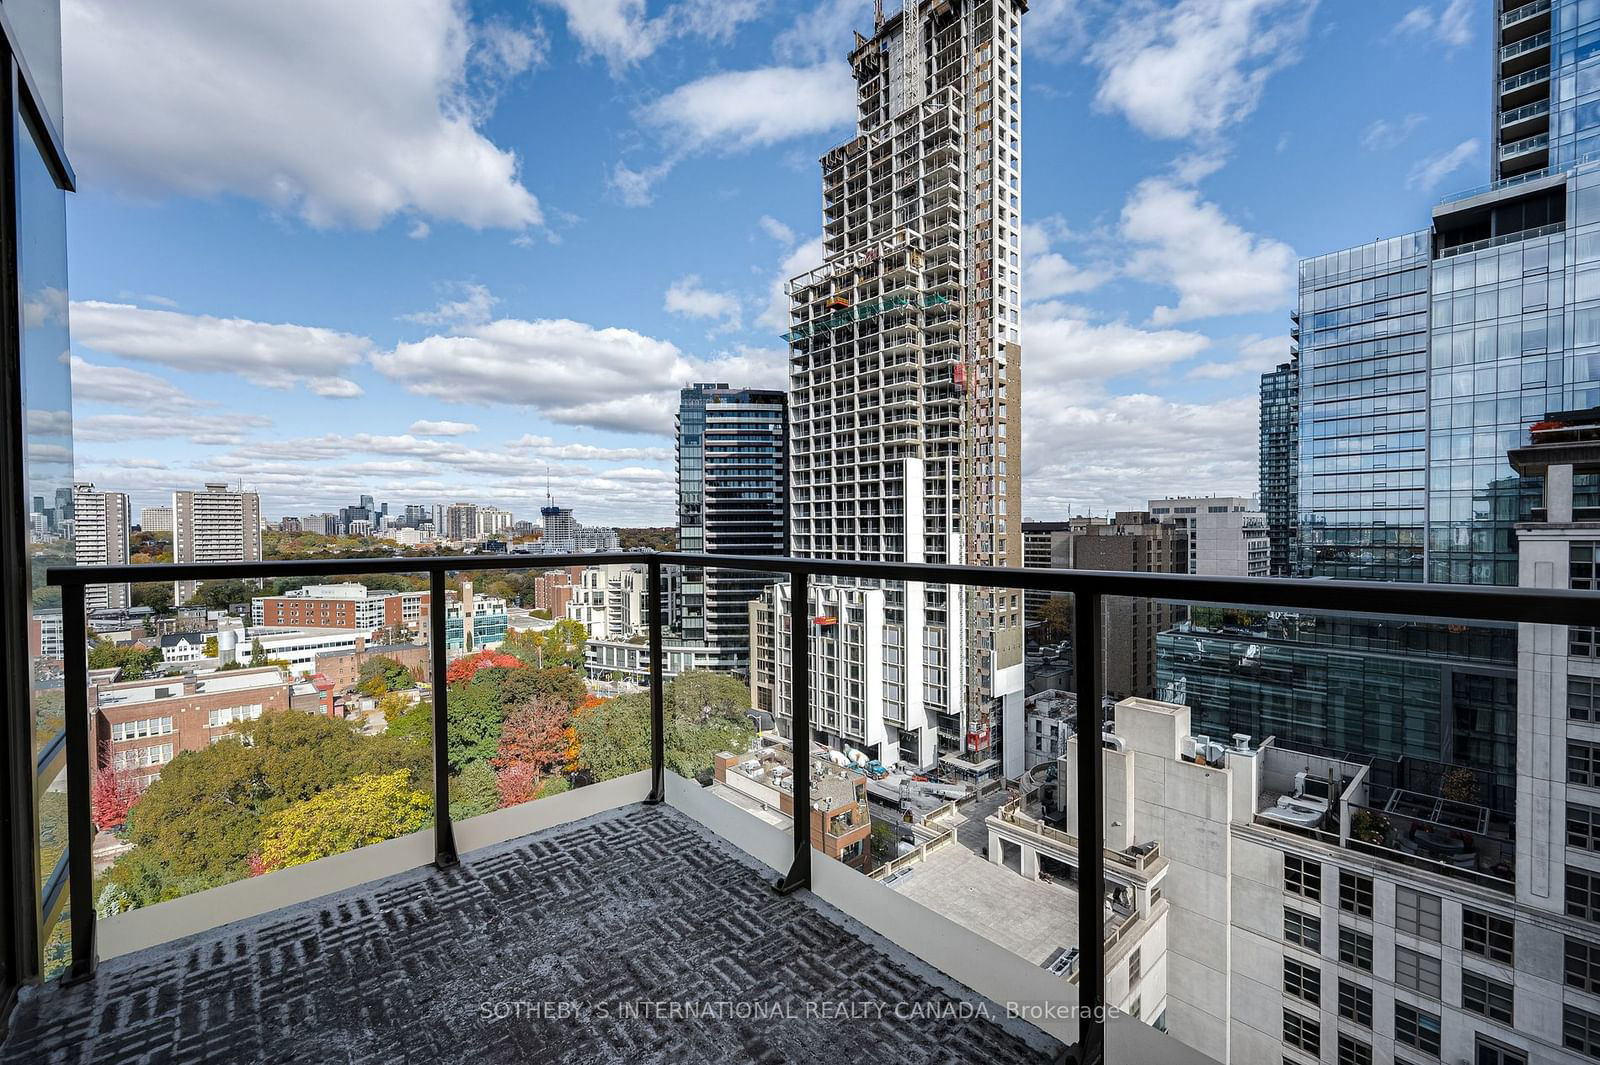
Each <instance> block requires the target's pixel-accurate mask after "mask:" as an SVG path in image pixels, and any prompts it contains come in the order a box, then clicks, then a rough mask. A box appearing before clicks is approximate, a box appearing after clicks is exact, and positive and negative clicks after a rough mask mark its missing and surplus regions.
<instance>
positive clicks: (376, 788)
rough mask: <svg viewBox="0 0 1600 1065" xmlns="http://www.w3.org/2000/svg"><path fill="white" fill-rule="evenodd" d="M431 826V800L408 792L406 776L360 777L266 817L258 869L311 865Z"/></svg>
mask: <svg viewBox="0 0 1600 1065" xmlns="http://www.w3.org/2000/svg"><path fill="white" fill-rule="evenodd" d="M432 821H433V800H432V799H431V798H430V797H429V796H428V795H427V793H426V792H422V791H418V790H417V789H416V788H415V787H413V786H412V782H411V773H410V771H409V770H406V769H397V770H395V771H393V772H390V773H367V774H363V775H361V776H358V777H356V778H354V779H352V780H349V781H346V782H345V783H342V784H336V785H334V786H333V787H331V788H328V789H327V790H325V791H321V792H318V793H317V794H316V795H313V796H312V797H310V798H308V799H302V800H301V801H299V802H297V803H294V804H292V805H290V806H287V807H285V808H284V809H282V810H279V811H277V812H276V813H274V814H271V815H270V816H268V817H267V819H266V822H265V824H264V825H263V826H262V832H261V867H262V868H263V869H266V870H273V869H283V868H287V867H288V866H291V865H302V864H304V863H306V862H314V861H316V860H317V859H319V858H326V857H328V856H329V855H330V854H343V853H344V852H345V851H349V850H354V849H355V848H357V847H364V846H366V845H368V844H370V843H381V842H383V841H384V840H386V839H394V838H395V837H397V836H403V835H405V834H406V833H408V832H415V831H417V830H418V829H421V828H425V827H426V826H427V825H429V824H430V823H432Z"/></svg>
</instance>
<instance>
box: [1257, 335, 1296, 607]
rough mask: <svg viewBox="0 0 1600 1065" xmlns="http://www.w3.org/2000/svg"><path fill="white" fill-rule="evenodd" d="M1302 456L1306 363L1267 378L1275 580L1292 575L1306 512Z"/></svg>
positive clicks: (1266, 461)
mask: <svg viewBox="0 0 1600 1065" xmlns="http://www.w3.org/2000/svg"><path fill="white" fill-rule="evenodd" d="M1299 455H1300V363H1299V361H1298V359H1295V360H1291V361H1289V362H1285V363H1280V364H1279V365H1278V368H1277V369H1275V370H1272V371H1270V372H1268V373H1265V374H1262V375H1261V444H1260V459H1261V512H1262V513H1263V514H1264V515H1266V519H1267V540H1268V542H1269V543H1270V544H1271V549H1272V562H1271V568H1270V570H1269V572H1270V573H1271V574H1272V576H1274V577H1287V576H1289V574H1290V573H1291V572H1292V563H1293V554H1294V548H1295V539H1296V537H1295V529H1296V528H1297V527H1298V524H1299V523H1298V522H1296V520H1295V517H1296V515H1297V514H1298V513H1299V510H1300V499H1299V493H1298V491H1297V490H1296V485H1297V484H1298V483H1299V480H1300V470H1299Z"/></svg>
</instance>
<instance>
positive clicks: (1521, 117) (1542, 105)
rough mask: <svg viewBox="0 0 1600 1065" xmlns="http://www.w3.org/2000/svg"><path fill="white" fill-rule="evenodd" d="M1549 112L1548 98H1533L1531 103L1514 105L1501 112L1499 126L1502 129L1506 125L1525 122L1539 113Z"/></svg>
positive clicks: (1545, 113)
mask: <svg viewBox="0 0 1600 1065" xmlns="http://www.w3.org/2000/svg"><path fill="white" fill-rule="evenodd" d="M1549 113H1550V101H1549V100H1535V101H1534V102H1533V103H1531V104H1523V105H1522V106H1521V107H1514V108H1512V109H1511V110H1509V111H1506V112H1503V113H1502V114H1501V115H1500V126H1501V128H1502V129H1504V128H1505V127H1506V126H1515V125H1516V124H1517V123H1519V122H1526V121H1528V120H1529V119H1533V118H1538V117H1539V116H1540V115H1548V114H1549Z"/></svg>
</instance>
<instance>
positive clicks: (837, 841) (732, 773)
mask: <svg viewBox="0 0 1600 1065" xmlns="http://www.w3.org/2000/svg"><path fill="white" fill-rule="evenodd" d="M712 773H713V776H714V777H715V780H716V783H717V785H720V788H719V789H718V793H719V794H721V795H722V797H723V798H725V799H728V800H729V801H731V802H734V803H736V804H737V805H740V806H744V807H746V808H747V809H754V810H755V811H756V812H757V813H768V814H772V815H773V816H772V817H771V818H770V820H771V822H772V823H773V824H775V825H780V826H782V827H787V828H788V829H789V830H790V831H791V832H792V831H793V825H794V757H793V755H792V754H791V753H790V751H789V749H788V748H786V747H761V748H758V749H756V750H753V751H749V752H746V753H745V754H727V753H723V754H719V755H717V756H716V759H715V761H714V763H713V767H712ZM752 804H753V805H752ZM871 839H872V816H871V813H870V812H869V809H868V806H867V778H866V776H865V775H864V774H863V773H861V772H859V771H857V770H853V769H846V768H843V767H841V766H838V765H835V764H834V763H833V762H832V761H830V760H829V757H828V752H827V751H826V750H824V749H821V748H817V749H814V750H813V751H812V754H811V846H812V848H813V849H814V850H819V851H821V852H822V853H823V854H825V855H827V856H828V857H829V858H833V859H836V860H838V861H841V862H843V863H845V864H846V865H851V866H854V867H855V868H857V869H859V870H861V871H862V872H866V871H867V870H868V869H869V868H870V865H871V861H872V848H871Z"/></svg>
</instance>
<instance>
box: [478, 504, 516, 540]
mask: <svg viewBox="0 0 1600 1065" xmlns="http://www.w3.org/2000/svg"><path fill="white" fill-rule="evenodd" d="M514 520H515V519H513V517H512V515H511V511H509V510H501V509H500V508H499V507H479V508H478V535H479V536H481V537H485V538H487V537H490V536H504V535H505V534H506V533H508V532H510V531H511V525H512V522H513V521H514Z"/></svg>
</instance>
